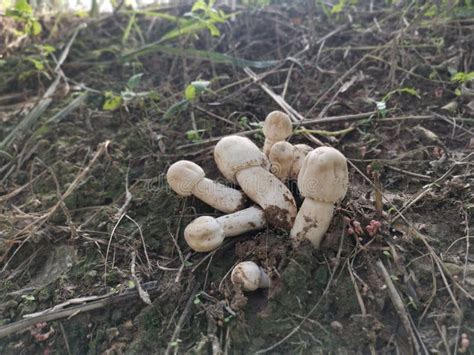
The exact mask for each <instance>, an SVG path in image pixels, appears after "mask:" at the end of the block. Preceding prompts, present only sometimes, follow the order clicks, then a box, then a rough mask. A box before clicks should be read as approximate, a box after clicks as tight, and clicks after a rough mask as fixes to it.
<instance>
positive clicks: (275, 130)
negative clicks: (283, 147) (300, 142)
mask: <svg viewBox="0 0 474 355" xmlns="http://www.w3.org/2000/svg"><path fill="white" fill-rule="evenodd" d="M291 132H293V126H292V124H291V120H290V118H289V117H288V115H287V114H286V113H283V112H281V111H273V112H270V113H269V114H268V116H267V117H266V118H265V122H264V123H263V135H264V136H265V143H264V145H263V152H264V153H265V155H266V156H268V155H269V154H270V149H272V146H273V145H274V144H275V143H277V142H280V141H284V140H285V139H286V138H288V137H289V136H290V135H291Z"/></svg>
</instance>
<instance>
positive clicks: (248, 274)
mask: <svg viewBox="0 0 474 355" xmlns="http://www.w3.org/2000/svg"><path fill="white" fill-rule="evenodd" d="M230 280H231V281H232V283H233V284H234V285H236V286H240V287H242V290H244V291H255V290H256V289H257V288H269V287H270V278H269V277H268V275H267V274H266V273H265V271H263V269H262V268H261V267H259V266H258V265H257V264H255V263H254V262H253V261H244V262H241V263H238V264H237V265H236V266H235V267H234V269H233V270H232V274H231V275H230Z"/></svg>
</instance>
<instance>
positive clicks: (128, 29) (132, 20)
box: [122, 14, 135, 45]
mask: <svg viewBox="0 0 474 355" xmlns="http://www.w3.org/2000/svg"><path fill="white" fill-rule="evenodd" d="M134 23H135V14H133V15H132V16H130V19H129V20H128V24H127V27H126V28H125V31H123V36H122V45H125V44H126V43H127V40H128V37H129V36H130V32H131V31H132V27H133V24H134Z"/></svg>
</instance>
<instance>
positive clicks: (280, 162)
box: [268, 141, 295, 181]
mask: <svg viewBox="0 0 474 355" xmlns="http://www.w3.org/2000/svg"><path fill="white" fill-rule="evenodd" d="M268 159H270V163H271V166H272V167H271V169H270V171H271V172H272V174H273V175H275V176H276V177H277V178H279V179H280V180H281V181H286V180H288V178H289V176H290V171H291V168H292V167H293V162H294V160H295V146H294V145H293V144H290V143H288V142H286V141H281V142H277V143H275V144H274V145H273V147H272V149H270V154H269V155H268Z"/></svg>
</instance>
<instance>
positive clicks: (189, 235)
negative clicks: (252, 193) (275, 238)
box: [184, 207, 265, 252]
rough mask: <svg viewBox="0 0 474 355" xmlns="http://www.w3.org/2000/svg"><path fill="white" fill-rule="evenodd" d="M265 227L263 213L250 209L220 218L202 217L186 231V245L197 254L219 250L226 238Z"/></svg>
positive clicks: (258, 209)
mask: <svg viewBox="0 0 474 355" xmlns="http://www.w3.org/2000/svg"><path fill="white" fill-rule="evenodd" d="M264 226H265V217H264V215H263V211H262V210H261V209H260V208H258V207H249V208H246V209H244V210H241V211H238V212H234V213H231V214H228V215H225V216H222V217H219V218H214V217H209V216H202V217H198V218H196V219H195V220H194V221H192V222H191V223H190V224H188V226H187V227H186V228H185V229H184V239H185V240H186V243H188V245H189V246H190V247H191V249H193V250H194V251H197V252H207V251H211V250H214V249H216V248H218V247H219V246H220V245H221V244H222V243H223V242H224V238H226V237H234V236H237V235H240V234H243V233H246V232H249V231H253V230H258V229H261V228H263V227H264Z"/></svg>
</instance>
